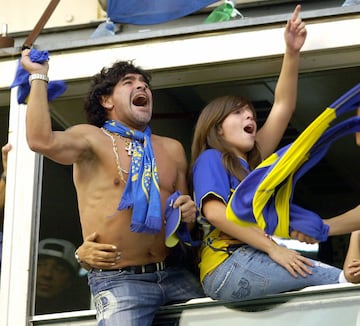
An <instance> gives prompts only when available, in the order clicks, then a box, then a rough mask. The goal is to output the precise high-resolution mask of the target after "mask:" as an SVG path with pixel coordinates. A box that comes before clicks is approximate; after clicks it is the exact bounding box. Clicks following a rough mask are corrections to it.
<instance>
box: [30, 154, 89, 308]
mask: <svg viewBox="0 0 360 326" xmlns="http://www.w3.org/2000/svg"><path fill="white" fill-rule="evenodd" d="M81 242H82V237H81V229H80V223H79V214H78V209H77V200H76V193H75V188H74V186H73V182H72V166H64V165H60V164H57V163H55V162H53V161H50V160H49V159H47V158H44V173H43V189H42V199H41V216H40V231H39V246H38V262H37V274H36V290H35V315H40V314H48V313H57V312H67V311H76V310H87V309H89V308H90V294H89V288H88V285H87V276H86V271H85V270H83V269H80V266H79V264H78V263H77V261H76V259H75V257H74V251H75V249H76V247H77V246H78V245H79V244H81Z"/></svg>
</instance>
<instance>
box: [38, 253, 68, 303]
mask: <svg viewBox="0 0 360 326" xmlns="http://www.w3.org/2000/svg"><path fill="white" fill-rule="evenodd" d="M70 282H71V271H70V270H69V268H68V267H67V266H66V264H65V263H63V262H61V261H60V260H59V259H56V258H52V257H46V256H42V257H39V260H38V265H37V277H36V296H37V297H42V298H53V297H56V296H58V295H59V294H61V293H62V292H63V291H64V290H65V289H67V288H68V287H69V286H70Z"/></svg>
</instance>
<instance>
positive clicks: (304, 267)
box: [268, 245, 314, 278]
mask: <svg viewBox="0 0 360 326" xmlns="http://www.w3.org/2000/svg"><path fill="white" fill-rule="evenodd" d="M268 255H269V256H270V258H271V259H272V260H274V261H275V262H276V263H278V264H279V265H281V266H282V267H284V268H285V269H286V270H287V271H288V272H289V273H290V274H291V275H292V276H294V277H295V278H297V277H298V276H299V275H300V276H302V277H306V275H311V274H312V271H311V269H309V268H308V266H310V267H313V266H314V265H313V264H312V262H311V261H310V260H309V259H307V258H306V257H303V256H301V254H300V253H298V252H297V251H295V250H291V249H288V248H286V247H283V246H280V245H276V246H274V247H273V248H272V250H271V251H270V252H268Z"/></svg>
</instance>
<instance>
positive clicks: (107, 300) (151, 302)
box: [88, 266, 204, 326]
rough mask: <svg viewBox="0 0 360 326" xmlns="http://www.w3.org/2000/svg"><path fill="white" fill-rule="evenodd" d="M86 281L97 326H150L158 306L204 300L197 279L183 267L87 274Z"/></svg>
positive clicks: (91, 271) (91, 272)
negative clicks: (136, 272)
mask: <svg viewBox="0 0 360 326" xmlns="http://www.w3.org/2000/svg"><path fill="white" fill-rule="evenodd" d="M88 280H89V286H90V290H91V293H92V295H93V297H94V303H95V307H96V310H97V314H96V315H97V320H98V324H97V325H98V326H105V325H106V326H110V325H112V326H119V325H124V326H131V325H132V326H133V325H143V326H148V325H152V320H153V318H154V316H155V314H156V312H157V311H158V310H159V308H160V306H163V305H167V304H172V303H180V302H186V301H188V300H191V299H195V298H200V297H203V296H204V292H203V290H202V288H201V286H200V282H199V281H198V280H197V278H196V277H195V276H194V275H193V274H192V273H191V272H189V271H188V270H186V269H185V268H182V267H172V266H170V267H167V268H166V269H165V270H164V271H160V272H155V273H144V274H133V273H132V272H128V271H119V270H115V271H103V272H100V271H95V270H90V271H89V273H88ZM167 325H169V324H167Z"/></svg>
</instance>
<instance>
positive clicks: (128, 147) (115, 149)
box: [101, 128, 134, 183]
mask: <svg viewBox="0 0 360 326" xmlns="http://www.w3.org/2000/svg"><path fill="white" fill-rule="evenodd" d="M101 130H102V131H103V133H104V134H105V135H106V136H108V137H110V139H111V141H112V145H113V152H114V155H115V162H116V168H117V172H118V175H119V177H120V180H121V181H122V182H124V183H126V180H125V179H124V175H123V173H126V174H129V171H128V170H125V169H124V168H123V167H122V166H121V165H120V159H119V153H118V147H117V144H116V141H115V138H114V136H113V134H112V133H111V132H109V131H108V130H106V129H105V128H101ZM119 136H120V135H119ZM120 137H122V136H120ZM122 138H123V139H124V141H125V139H127V140H128V143H127V142H126V141H125V144H126V147H125V150H126V151H127V152H128V155H129V156H131V155H132V154H133V152H134V150H133V144H132V141H131V140H130V139H128V138H126V137H122ZM130 153H131V154H130Z"/></svg>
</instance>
